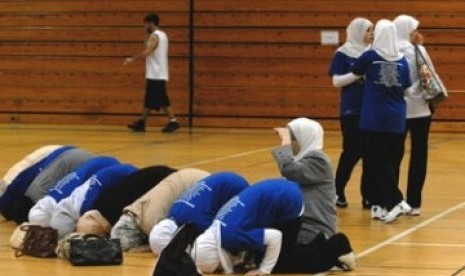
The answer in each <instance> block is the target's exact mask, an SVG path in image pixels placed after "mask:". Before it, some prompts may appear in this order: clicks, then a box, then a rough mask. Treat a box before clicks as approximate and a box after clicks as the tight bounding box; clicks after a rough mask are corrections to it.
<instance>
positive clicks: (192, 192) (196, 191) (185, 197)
mask: <svg viewBox="0 0 465 276" xmlns="http://www.w3.org/2000/svg"><path fill="white" fill-rule="evenodd" d="M203 191H209V192H211V191H212V188H210V187H209V186H208V185H207V184H206V183H205V181H200V182H198V183H197V184H195V185H194V186H192V187H190V188H189V189H188V190H187V191H185V192H184V193H183V194H182V195H181V196H180V197H179V198H178V199H176V200H175V201H174V203H183V204H186V205H187V206H189V207H191V208H195V204H193V203H192V202H191V201H192V199H194V198H196V197H198V196H199V195H200V194H201V193H202V192H203Z"/></svg>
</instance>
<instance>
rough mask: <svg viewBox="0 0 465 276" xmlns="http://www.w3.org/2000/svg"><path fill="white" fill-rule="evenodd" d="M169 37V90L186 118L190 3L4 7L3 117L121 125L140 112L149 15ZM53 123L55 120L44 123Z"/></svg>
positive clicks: (0, 14)
mask: <svg viewBox="0 0 465 276" xmlns="http://www.w3.org/2000/svg"><path fill="white" fill-rule="evenodd" d="M152 11H157V12H159V15H160V22H161V25H162V26H163V29H165V30H166V31H167V33H168V35H169V39H170V65H171V70H170V79H171V81H170V82H169V83H168V91H169V93H170V95H171V98H172V102H173V108H174V110H175V111H176V112H177V113H178V114H179V116H180V117H181V118H184V117H185V116H187V113H188V109H189V93H188V92H189V84H188V76H189V71H188V70H189V67H188V56H189V53H188V49H189V36H188V30H189V20H188V19H189V16H188V14H189V2H188V1H185V0H157V1H146V0H145V1H41V0H35V1H2V2H0V40H1V43H0V59H1V62H0V77H1V88H0V89H1V91H2V92H1V93H0V113H1V114H2V117H1V118H3V119H4V120H5V119H7V120H8V121H11V122H18V121H19V122H34V120H37V122H47V121H50V122H60V123H66V122H67V121H66V120H69V122H70V123H76V122H79V120H81V122H83V123H92V122H94V123H102V122H105V123H108V122H111V121H112V120H113V121H114V123H121V121H123V118H126V122H130V120H132V119H133V118H134V117H135V116H136V114H138V113H140V112H141V108H142V100H143V93H144V89H145V72H144V70H145V65H144V61H137V62H135V63H133V64H131V65H129V66H123V61H124V58H125V57H127V56H129V55H133V54H135V53H137V52H140V51H142V49H143V47H144V43H143V42H144V41H143V40H144V37H145V29H144V24H143V19H144V17H145V16H146V14H147V13H149V12H152ZM47 116H48V117H49V119H48V120H47V119H45V118H47Z"/></svg>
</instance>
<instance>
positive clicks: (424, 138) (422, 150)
mask: <svg viewBox="0 0 465 276" xmlns="http://www.w3.org/2000/svg"><path fill="white" fill-rule="evenodd" d="M430 125H431V117H430V116H428V117H423V118H415V119H408V120H407V132H410V142H411V146H410V147H411V152H410V161H409V167H408V182H407V203H408V204H410V206H412V207H413V208H419V207H420V206H421V192H422V190H423V186H424V184H425V178H426V169H427V164H428V138H429V129H430ZM406 137H407V133H406V135H405V137H404V139H405V138H406Z"/></svg>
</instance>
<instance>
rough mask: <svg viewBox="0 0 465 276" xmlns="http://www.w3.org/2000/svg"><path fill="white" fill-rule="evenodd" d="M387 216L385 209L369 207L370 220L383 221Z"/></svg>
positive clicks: (376, 206) (375, 206)
mask: <svg viewBox="0 0 465 276" xmlns="http://www.w3.org/2000/svg"><path fill="white" fill-rule="evenodd" d="M387 214H388V212H387V211H386V209H384V208H383V207H381V206H379V205H373V206H371V218H372V219H376V220H383V219H384V217H385V216H386V215H387Z"/></svg>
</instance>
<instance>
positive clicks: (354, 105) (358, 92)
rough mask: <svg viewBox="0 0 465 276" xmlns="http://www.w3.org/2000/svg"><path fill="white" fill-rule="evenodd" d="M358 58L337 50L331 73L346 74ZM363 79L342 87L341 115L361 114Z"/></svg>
mask: <svg viewBox="0 0 465 276" xmlns="http://www.w3.org/2000/svg"><path fill="white" fill-rule="evenodd" d="M355 61H357V59H356V58H353V57H349V56H347V55H346V54H344V53H342V52H339V51H337V52H336V54H335V55H334V58H333V61H332V62H331V67H330V69H329V74H330V75H331V76H333V75H345V74H347V73H350V72H351V69H352V66H353V65H354V63H355ZM363 82H364V81H363V79H360V80H358V81H356V82H353V83H351V84H350V85H347V86H344V87H342V88H341V104H340V108H339V109H340V114H341V115H340V116H341V117H343V116H347V115H360V110H361V108H362V94H363Z"/></svg>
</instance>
